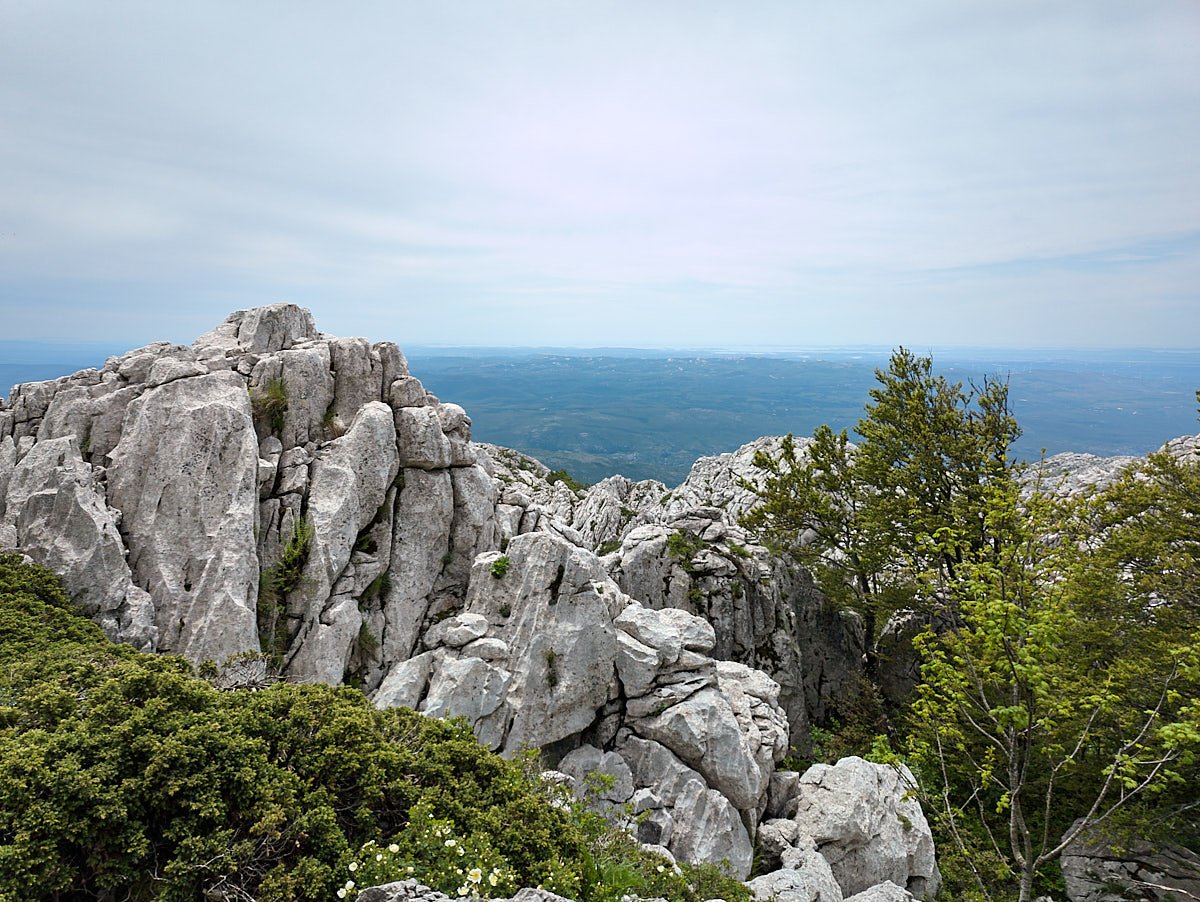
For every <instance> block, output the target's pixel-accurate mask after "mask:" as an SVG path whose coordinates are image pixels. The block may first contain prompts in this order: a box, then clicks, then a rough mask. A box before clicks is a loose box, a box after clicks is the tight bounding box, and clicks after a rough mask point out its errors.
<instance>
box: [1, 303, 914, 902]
mask: <svg viewBox="0 0 1200 902" xmlns="http://www.w3.org/2000/svg"><path fill="white" fill-rule="evenodd" d="M470 428H471V422H470V419H469V418H468V417H467V415H466V412H465V411H463V410H462V408H460V407H458V406H457V405H454V404H448V403H442V402H441V401H439V399H438V398H436V397H435V396H433V395H432V394H430V393H428V392H427V391H425V389H424V387H423V386H422V385H421V383H420V382H419V381H418V380H417V379H416V378H415V377H414V376H412V375H411V374H410V373H409V372H408V366H407V362H406V361H405V359H404V356H403V355H402V354H401V353H400V351H399V349H398V348H397V347H396V346H395V345H393V344H391V343H388V342H380V343H370V342H368V341H366V340H365V339H358V338H350V339H346V338H335V337H332V336H328V335H324V334H322V333H320V332H319V331H317V328H316V325H315V323H314V322H313V320H312V317H311V315H310V314H309V313H308V312H307V311H305V310H302V309H301V308H298V307H295V306H292V305H287V304H276V305H272V306H269V307H263V308H258V309H256V310H248V311H240V312H238V313H235V314H233V315H232V316H230V317H229V318H228V319H227V320H226V321H225V322H224V323H223V324H221V325H220V326H218V327H217V328H216V329H214V330H213V331H211V332H209V333H207V334H205V335H203V336H201V337H200V338H199V339H197V340H196V342H194V343H193V344H192V345H191V346H180V345H171V344H167V343H158V344H153V345H148V346H146V347H144V348H140V349H137V350H135V351H130V352H129V353H127V354H124V355H121V356H120V357H114V358H111V359H110V360H109V361H107V362H106V363H105V365H104V367H103V368H102V369H99V370H85V371H82V372H80V373H76V374H74V375H73V376H69V377H64V378H63V379H58V380H54V381H52V382H45V383H37V384H32V385H25V386H18V387H17V388H16V389H15V390H14V392H13V394H12V397H11V399H10V402H9V403H0V548H13V549H15V550H17V551H20V552H23V553H25V554H28V555H29V556H31V557H33V558H34V559H36V560H38V561H40V562H42V563H45V564H47V565H49V566H51V567H52V568H53V569H55V570H56V571H58V572H59V573H61V574H62V575H63V578H64V583H65V585H66V587H67V590H68V591H69V592H70V594H71V595H72V597H73V599H74V600H75V602H76V603H77V604H78V605H79V606H80V607H81V609H82V610H83V611H85V612H86V613H87V614H88V615H89V616H91V617H93V618H94V619H95V620H96V621H97V622H98V623H100V624H101V626H102V627H103V628H104V629H105V630H106V631H107V632H108V634H109V635H110V636H112V637H113V638H114V639H117V640H119V641H124V642H129V643H132V644H135V645H137V646H139V647H141V648H144V649H147V650H158V651H168V652H173V653H178V654H182V655H185V656H187V657H188V658H190V659H192V660H193V661H196V662H201V661H205V660H208V659H212V660H214V661H216V662H217V663H218V664H220V663H222V662H225V661H229V660H232V661H235V662H239V663H238V665H237V666H230V667H226V668H225V669H224V670H222V671H221V672H222V674H223V675H224V676H223V679H227V681H232V682H233V683H236V682H237V680H238V679H239V678H238V677H237V676H236V674H237V673H242V672H245V673H249V674H251V677H248V678H247V679H252V681H253V682H254V683H255V684H256V685H257V684H258V683H260V682H262V681H263V680H264V679H267V678H268V674H267V669H268V667H272V668H276V669H278V670H279V671H280V672H281V675H282V676H284V677H285V678H289V679H293V680H300V681H322V682H327V683H339V682H348V683H352V684H355V685H359V686H361V687H362V688H363V689H364V690H365V691H367V692H368V693H369V694H370V696H371V698H372V699H373V701H374V702H375V704H377V705H380V706H389V705H408V706H411V707H414V708H417V709H418V710H421V711H424V712H425V713H427V714H430V715H435V716H460V717H465V718H466V719H467V721H468V722H469V723H470V724H471V726H472V727H473V729H474V730H475V733H476V735H477V736H478V737H479V739H480V740H481V741H482V742H483V743H485V744H486V745H488V746H489V747H491V748H493V749H496V750H498V751H501V752H503V753H505V754H512V753H515V752H517V751H518V750H520V749H523V748H539V749H541V750H542V751H543V754H544V755H545V757H546V758H547V759H548V763H549V764H550V765H551V766H557V767H559V768H561V770H562V772H563V773H564V774H565V775H566V776H564V777H563V779H564V780H568V779H569V780H573V781H574V783H575V786H576V788H577V789H578V790H580V791H581V792H584V793H585V794H586V793H587V792H589V791H590V790H589V787H593V789H594V791H593V792H592V794H593V795H594V796H595V798H594V799H593V800H592V801H594V802H596V803H597V804H603V805H606V806H609V810H618V811H623V810H624V806H626V805H629V806H632V807H633V809H634V810H635V811H636V812H638V813H639V814H640V815H641V816H640V817H639V818H638V820H637V822H636V824H631V829H634V830H636V831H637V833H638V836H639V839H640V840H641V841H642V842H643V843H645V844H647V845H651V846H654V847H656V848H659V849H662V850H664V853H665V854H668V855H673V856H675V857H677V858H679V859H682V860H686V861H713V862H720V861H728V862H729V865H730V867H731V868H732V869H733V871H734V872H735V873H737V874H739V875H741V876H743V877H744V876H746V875H747V874H748V873H749V870H750V866H751V862H752V858H753V852H754V841H755V838H756V836H757V835H758V833H759V831H760V826H761V825H762V823H763V819H764V817H765V816H767V817H768V820H770V817H769V816H768V810H770V811H771V816H774V815H778V814H779V813H780V811H787V812H790V816H798V815H796V812H797V811H798V810H799V809H800V808H801V807H802V803H801V801H800V799H801V798H802V793H801V791H802V790H803V789H804V785H803V784H802V781H801V780H800V779H799V777H798V776H796V775H793V779H790V780H789V779H787V778H781V775H779V774H778V773H777V772H776V770H775V767H776V765H777V763H778V762H779V761H780V760H781V759H782V757H783V756H784V754H785V753H786V751H787V749H788V747H789V731H794V732H795V733H796V734H798V735H801V736H803V735H804V734H805V733H806V732H807V729H808V723H809V720H810V718H813V717H823V716H825V714H826V713H827V710H828V708H827V706H831V705H832V706H834V707H836V706H837V704H838V699H839V698H840V696H841V694H843V693H844V692H845V691H847V687H850V688H852V687H853V678H854V675H855V673H856V671H857V669H858V668H859V666H860V661H861V656H862V641H863V638H862V631H861V626H860V625H859V623H858V622H857V620H856V619H855V618H853V617H851V616H846V615H840V614H838V613H837V612H835V611H833V610H832V609H830V608H829V607H828V606H827V605H825V603H824V601H823V600H822V599H821V598H820V596H819V594H818V593H817V592H816V590H815V589H814V588H813V586H812V583H811V580H810V579H809V578H808V577H807V575H806V574H804V573H802V572H800V571H798V570H796V569H795V568H793V567H791V566H789V565H787V564H784V563H783V562H780V561H778V560H775V559H773V558H772V556H771V555H770V554H769V553H768V551H767V549H765V548H764V547H762V546H761V545H759V544H758V543H757V542H756V541H755V539H754V537H753V536H752V535H750V534H748V533H747V532H746V531H745V530H743V529H742V528H741V527H740V526H739V525H738V524H737V519H738V517H739V516H740V514H741V513H742V512H744V511H745V510H746V509H747V508H748V507H749V506H750V505H751V504H753V503H754V497H755V496H754V493H753V492H752V491H750V490H749V489H747V488H745V485H744V481H746V480H753V479H754V478H755V471H754V469H753V467H752V466H751V461H752V458H753V456H754V453H755V452H756V451H757V450H759V449H767V450H772V449H774V448H776V447H777V446H778V440H777V439H764V440H760V441H759V442H756V443H752V444H750V445H747V446H745V447H743V448H741V449H739V450H738V451H737V452H734V453H733V454H729V455H721V456H719V457H716V458H709V459H704V460H702V461H699V462H697V465H696V467H695V468H694V469H693V471H692V473H691V475H689V477H688V480H686V481H685V482H684V484H683V485H681V486H680V487H678V488H677V489H675V490H672V491H668V490H667V488H666V487H665V486H664V485H662V484H661V483H657V482H652V481H646V482H633V481H631V480H627V479H624V478H623V477H612V478H610V479H607V480H604V481H603V482H601V483H599V484H598V485H596V486H593V487H591V488H590V489H587V490H582V489H580V488H578V487H577V486H575V485H573V484H572V483H571V482H570V481H569V480H568V479H563V478H559V477H558V476H557V475H556V474H552V473H551V472H550V471H549V470H548V469H547V468H546V467H544V466H543V465H542V464H540V463H538V462H537V461H534V460H532V459H531V458H528V457H526V456H525V455H522V454H519V453H518V452H515V451H509V450H507V449H501V448H495V447H490V446H486V447H484V446H478V445H475V444H473V443H472V442H471V433H470ZM260 650H261V657H259V658H258V659H253V654H251V655H247V654H246V653H247V652H250V653H254V652H258V651H260ZM593 774H601V775H604V776H603V778H594V777H592V776H591V775H593ZM597 780H599V782H597ZM884 794H886V792H885V793H884ZM905 810H907V809H905ZM777 819H778V818H777ZM789 823H791V822H790V821H789ZM922 823H923V821H922ZM793 826H794V825H793ZM780 829H782V828H775V830H774V833H772V831H771V830H770V829H766V830H765V833H764V836H776V835H777V834H779V835H782V834H780ZM814 829H816V828H815V827H814ZM881 829H882V828H881ZM783 833H786V834H787V835H788V836H789V837H790V839H789V841H788V842H787V843H785V844H784V845H786V848H781V849H779V858H780V864H781V865H782V866H783V868H785V869H789V870H791V871H792V872H794V873H793V874H791V875H786V876H783V877H778V878H776V879H775V882H774V883H771V882H770V881H768V883H771V886H776V885H777V886H778V887H784V886H785V885H786V886H787V887H790V889H788V892H791V893H793V894H794V895H795V894H797V893H801V892H802V890H801V889H800V888H799V887H800V886H801V884H800V883H798V882H797V878H796V877H795V874H802V875H808V876H807V877H805V879H809V878H811V880H817V883H818V884H820V885H821V886H823V887H824V889H821V890H819V892H825V893H827V894H828V895H829V898H835V896H834V895H833V891H832V889H830V888H829V886H828V885H827V884H831V882H832V879H833V878H832V877H831V876H829V868H830V865H831V864H833V859H832V858H830V855H832V854H833V853H832V852H831V853H829V855H827V854H826V849H825V848H824V847H823V846H821V847H818V846H816V845H813V844H812V843H807V844H806V842H805V841H804V840H803V839H802V838H801V837H800V836H799V834H797V833H796V832H795V830H790V829H785V830H783ZM793 834H795V835H793ZM821 835H822V836H824V834H821ZM880 835H882V833H880ZM776 838H777V837H776ZM814 838H815V837H814ZM835 839H837V838H836V837H835ZM822 841H823V840H818V842H822ZM840 841H841V840H838V842H840ZM830 848H840V846H837V845H836V843H835V845H834V846H831V847H830ZM847 848H849V847H847ZM881 848H882V847H881ZM839 854H840V853H839ZM827 858H828V859H829V861H826V859H827ZM849 858H852V851H847V852H846V854H844V855H840V859H849ZM860 870H861V868H860ZM834 872H836V865H835V871H834ZM889 873H892V872H891V871H889ZM897 873H898V872H897ZM915 873H916V872H915V871H912V872H911V873H908V874H907V876H906V877H905V878H903V879H912V875H913V874H915ZM813 875H817V876H813ZM818 878H819V879H818ZM811 880H810V882H811ZM821 881H824V882H823V883H822V882H821ZM765 885H766V884H764V886H765ZM910 888H911V885H910ZM843 889H845V887H843ZM406 891H407V890H406ZM764 891H766V890H764ZM795 898H800V896H799V895H795ZM836 898H838V899H840V898H841V896H840V894H839V895H837V896H836Z"/></svg>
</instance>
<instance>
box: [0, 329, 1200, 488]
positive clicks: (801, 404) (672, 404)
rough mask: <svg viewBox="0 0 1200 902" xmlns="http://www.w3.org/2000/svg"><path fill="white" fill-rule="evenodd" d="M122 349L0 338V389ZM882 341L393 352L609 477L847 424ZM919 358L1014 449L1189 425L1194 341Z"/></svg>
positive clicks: (486, 423) (1145, 439)
mask: <svg viewBox="0 0 1200 902" xmlns="http://www.w3.org/2000/svg"><path fill="white" fill-rule="evenodd" d="M123 350H125V349H124V348H112V347H106V346H101V345H68V344H50V343H34V342H15V341H0V394H3V395H4V396H7V394H8V392H7V388H8V386H10V385H13V384H15V383H18V382H27V381H34V380H39V379H51V378H54V377H56V376H60V375H64V374H67V373H71V372H74V371H75V370H78V369H82V368H84V367H87V366H98V365H100V364H102V363H103V361H104V358H105V356H107V355H108V354H111V353H119V352H120V351H123ZM889 350H890V349H887V348H819V349H807V350H787V351H779V352H775V353H770V354H759V353H745V352H736V351H728V350H719V349H710V350H695V349H692V350H657V351H656V350H624V349H612V348H605V349H596V350H580V349H553V348H529V349H522V348H486V349H478V348H475V349H469V348H421V347H417V348H406V349H405V351H406V353H407V356H408V360H409V365H410V368H411V370H412V372H413V374H414V375H415V376H417V377H418V378H419V379H421V380H422V382H423V383H424V384H425V386H426V388H428V389H430V390H431V391H433V392H434V393H435V394H437V395H438V396H439V397H440V398H441V399H442V400H444V401H453V402H454V403H457V404H461V405H462V406H463V407H464V408H466V410H467V413H468V414H470V416H471V419H472V421H473V424H474V429H473V432H474V436H475V438H476V439H478V440H480V441H485V442H492V443H495V444H499V445H505V446H508V447H512V448H517V449H518V450H521V451H524V452H525V453H527V454H530V455H532V456H534V457H536V458H538V459H539V460H541V461H543V462H544V463H545V464H547V465H548V466H550V467H552V468H556V469H557V468H560V467H561V468H565V469H567V470H568V471H569V472H570V473H571V474H572V475H573V476H575V477H576V478H577V479H579V480H581V481H583V482H588V483H590V482H595V481H597V480H600V479H603V478H604V477H605V476H609V475H612V474H613V473H621V474H624V475H625V476H629V477H630V478H633V479H647V478H653V479H659V480H661V481H663V482H665V483H667V484H668V485H675V484H677V483H679V482H680V481H681V480H682V479H683V478H684V477H685V476H686V475H687V471H688V469H689V467H690V466H691V464H692V462H693V461H695V459H696V458H697V457H701V456H704V455H710V454H718V453H721V452H723V451H731V450H733V449H735V448H737V447H738V446H739V445H742V444H744V443H745V442H748V441H750V440H752V439H754V438H756V437H758V436H760V435H769V434H782V433H786V432H792V433H794V434H796V435H809V434H811V433H812V431H813V430H814V429H815V428H816V427H817V426H819V425H821V424H822V423H828V424H829V425H831V426H833V427H834V428H838V429H840V428H847V429H850V430H853V427H854V424H855V422H856V421H857V420H858V418H859V417H860V416H861V415H862V412H863V405H864V404H865V403H866V402H867V401H868V391H869V390H870V389H871V388H872V386H874V385H875V379H874V371H875V368H876V367H881V366H885V365H886V362H887V357H888V352H889ZM913 350H915V351H917V352H918V353H927V349H922V348H914V349H913ZM933 357H934V364H935V369H936V370H937V371H938V372H940V373H943V374H944V375H945V376H946V377H947V378H949V379H950V380H952V381H961V382H963V383H964V384H968V385H969V384H971V383H972V382H975V383H978V382H979V381H980V380H981V379H982V377H983V376H984V375H985V374H987V375H993V376H999V377H1001V378H1007V379H1008V380H1009V387H1010V397H1011V401H1012V407H1013V410H1014V412H1015V414H1016V416H1017V418H1018V420H1019V421H1020V423H1021V426H1022V428H1023V430H1024V434H1023V435H1022V437H1021V439H1020V440H1019V441H1018V442H1017V445H1016V451H1017V453H1018V454H1019V455H1020V456H1021V457H1024V458H1025V459H1036V458H1037V457H1038V456H1039V455H1040V454H1041V452H1042V450H1043V449H1045V451H1046V452H1047V453H1048V454H1054V453H1057V452H1060V451H1083V452H1088V453H1092V454H1100V455H1114V454H1145V453H1147V452H1149V451H1152V450H1153V449H1155V448H1157V447H1159V446H1160V445H1161V444H1162V443H1163V442H1164V441H1166V440H1167V439H1170V438H1174V437H1175V436H1177V435H1183V434H1188V433H1195V432H1197V430H1200V424H1197V420H1196V417H1197V414H1196V399H1195V391H1196V389H1197V388H1200V350H1139V349H1135V350H1108V349H1104V350H1042V349H1035V350H1024V349H964V348H956V349H947V350H940V351H935V352H934V353H933Z"/></svg>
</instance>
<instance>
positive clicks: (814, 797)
mask: <svg viewBox="0 0 1200 902" xmlns="http://www.w3.org/2000/svg"><path fill="white" fill-rule="evenodd" d="M915 786H916V782H915V780H914V778H913V776H912V774H911V773H909V771H908V769H907V768H905V767H899V768H896V767H891V766H888V765H883V764H873V763H871V762H868V761H864V760H863V759H861V758H854V757H851V758H843V759H842V760H841V761H839V762H838V763H837V764H836V765H827V764H816V765H813V766H812V767H811V768H809V769H808V771H806V772H805V773H804V774H803V776H801V777H800V779H799V781H798V783H797V785H796V788H795V795H794V796H793V798H792V799H791V800H790V801H789V802H788V803H787V804H786V806H785V807H786V809H787V810H788V811H789V812H792V813H790V816H789V817H787V818H784V819H776V820H771V821H767V822H766V824H764V827H763V830H764V838H765V840H766V841H765V843H764V851H766V853H767V854H768V855H770V856H773V857H774V856H777V857H778V858H779V859H780V861H781V863H782V864H783V865H784V867H787V865H788V860H789V856H792V855H795V854H796V853H795V850H796V849H799V850H801V851H803V850H804V849H805V848H806V847H807V845H808V843H810V842H811V843H813V844H814V845H815V848H816V850H817V851H818V852H820V854H821V856H822V857H823V858H824V859H825V860H826V861H828V862H829V866H830V868H831V869H832V871H833V875H834V877H835V878H836V879H837V882H838V885H839V886H840V887H841V890H842V892H843V893H844V894H849V895H852V894H855V893H860V892H863V891H864V890H868V889H870V888H871V887H873V886H876V885H877V884H881V883H886V882H889V881H890V882H891V883H894V884H896V885H897V886H898V887H901V888H903V889H905V890H907V891H908V892H909V893H911V894H912V895H914V896H916V897H917V898H920V899H932V898H933V897H934V896H935V895H937V891H938V889H939V888H940V887H941V882H942V881H941V874H940V873H939V872H938V868H937V861H936V859H935V856H934V847H933V836H932V834H931V832H930V830H929V824H928V822H927V821H926V820H925V815H924V814H923V813H922V811H921V806H920V804H919V803H918V802H917V801H916V800H915V799H913V798H912V797H911V791H912V790H913V789H914V788H915ZM768 828H769V829H768Z"/></svg>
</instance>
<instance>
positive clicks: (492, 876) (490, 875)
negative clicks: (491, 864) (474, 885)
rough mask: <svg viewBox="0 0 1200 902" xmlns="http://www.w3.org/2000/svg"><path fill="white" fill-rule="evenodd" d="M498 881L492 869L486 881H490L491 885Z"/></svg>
mask: <svg viewBox="0 0 1200 902" xmlns="http://www.w3.org/2000/svg"><path fill="white" fill-rule="evenodd" d="M499 882H500V878H499V877H497V876H496V872H495V871H492V873H490V874H488V883H490V884H491V885H492V886H495V885H496V884H497V883H499Z"/></svg>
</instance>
